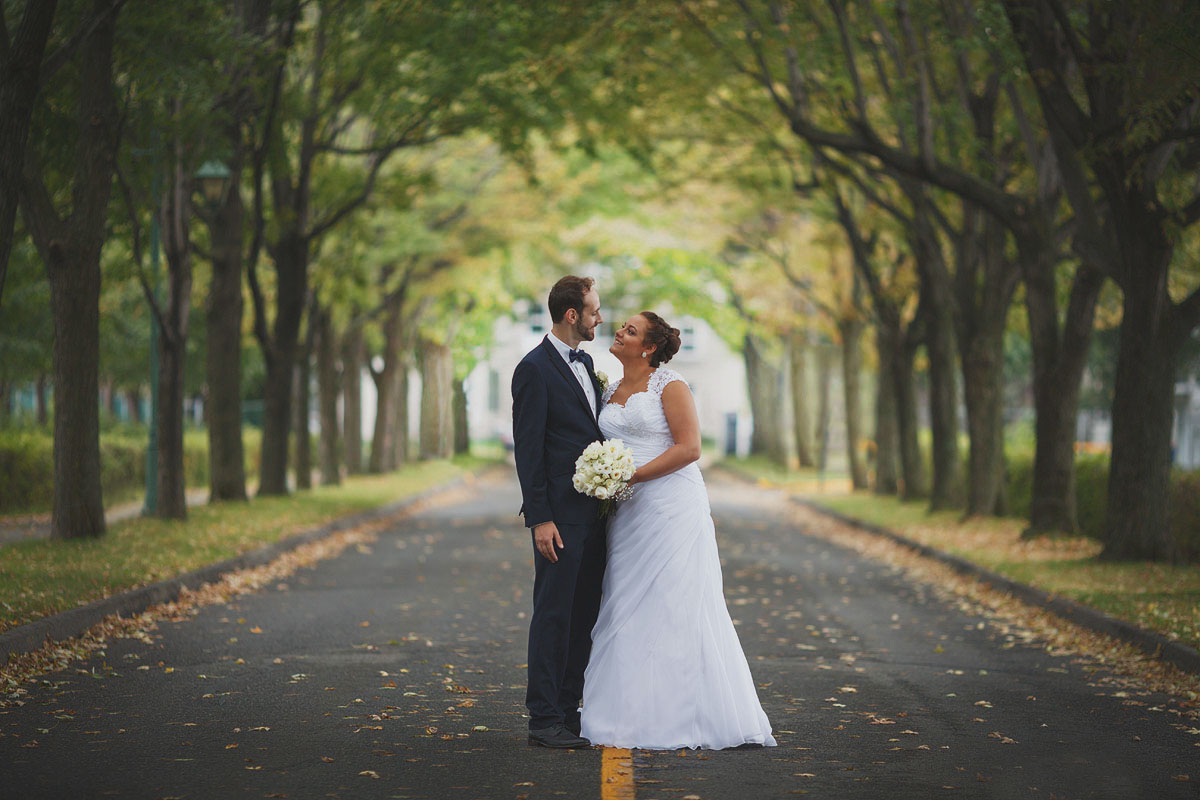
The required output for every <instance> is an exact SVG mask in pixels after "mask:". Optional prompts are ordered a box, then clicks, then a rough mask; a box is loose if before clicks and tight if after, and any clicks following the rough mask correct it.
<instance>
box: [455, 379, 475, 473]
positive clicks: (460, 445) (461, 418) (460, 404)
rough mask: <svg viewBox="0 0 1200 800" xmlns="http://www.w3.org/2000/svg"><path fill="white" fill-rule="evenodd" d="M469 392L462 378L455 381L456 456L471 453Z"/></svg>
mask: <svg viewBox="0 0 1200 800" xmlns="http://www.w3.org/2000/svg"><path fill="white" fill-rule="evenodd" d="M467 424H468V423H467V390H466V387H465V386H463V380H462V378H455V379H454V455H456V456H465V455H467V454H469V453H470V452H471V432H470V430H469V429H468V427H467Z"/></svg>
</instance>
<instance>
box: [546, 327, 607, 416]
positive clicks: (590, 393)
mask: <svg viewBox="0 0 1200 800" xmlns="http://www.w3.org/2000/svg"><path fill="white" fill-rule="evenodd" d="M549 339H550V343H551V344H552V345H554V349H555V350H557V351H558V354H559V355H560V356H562V359H563V361H565V362H567V366H568V367H570V369H571V372H573V373H574V374H575V377H576V378H578V379H579V385H580V386H582V387H583V393H584V394H585V395H587V399H588V408H590V409H591V410H592V416H595V415H596V389H595V387H593V386H592V377H591V376H590V375H588V371H587V367H586V366H584V363H583V362H582V361H572V360H571V346H570V345H568V344H567V343H566V342H564V341H563V340H562V339H559V338H558V337H557V336H555V335H554V333H553V332H551V333H550V336H549Z"/></svg>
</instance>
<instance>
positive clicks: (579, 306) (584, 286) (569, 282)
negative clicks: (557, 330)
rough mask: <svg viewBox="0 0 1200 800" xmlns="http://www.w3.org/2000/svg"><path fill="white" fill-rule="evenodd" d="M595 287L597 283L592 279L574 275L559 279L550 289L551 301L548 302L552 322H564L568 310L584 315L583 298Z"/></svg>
mask: <svg viewBox="0 0 1200 800" xmlns="http://www.w3.org/2000/svg"><path fill="white" fill-rule="evenodd" d="M595 285H596V282H595V281H594V280H592V279H591V278H577V277H575V276H574V275H567V276H566V277H564V278H559V281H558V283H556V284H554V286H553V288H551V289H550V300H549V301H548V302H547V305H548V306H549V307H550V321H551V322H562V318H563V315H564V314H566V313H567V309H568V308H573V309H575V310H576V311H578V312H579V313H580V314H582V313H583V296H584V295H585V294H587V293H588V292H590V291H591V290H592V287H593V286H595Z"/></svg>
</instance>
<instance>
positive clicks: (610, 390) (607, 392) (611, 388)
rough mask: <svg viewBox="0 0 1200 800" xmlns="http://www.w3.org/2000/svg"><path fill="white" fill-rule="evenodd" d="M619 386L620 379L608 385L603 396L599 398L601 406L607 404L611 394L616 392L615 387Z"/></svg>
mask: <svg viewBox="0 0 1200 800" xmlns="http://www.w3.org/2000/svg"><path fill="white" fill-rule="evenodd" d="M620 385H621V379H620V378H617V379H616V380H615V381H613V382H611V383H610V384H608V388H606V389H605V390H604V394H603V395H601V396H600V403H601V405H607V404H608V401H609V400H611V399H612V396H613V393H614V392H616V391H617V387H618V386H620Z"/></svg>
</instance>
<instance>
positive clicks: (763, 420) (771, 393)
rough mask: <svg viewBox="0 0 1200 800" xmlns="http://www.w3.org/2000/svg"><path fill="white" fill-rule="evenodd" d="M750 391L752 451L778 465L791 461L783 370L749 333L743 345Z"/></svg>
mask: <svg viewBox="0 0 1200 800" xmlns="http://www.w3.org/2000/svg"><path fill="white" fill-rule="evenodd" d="M742 357H743V359H744V361H745V364H746V381H747V384H748V389H749V393H750V414H751V416H752V417H753V428H752V429H751V433H750V452H751V453H752V454H754V455H764V456H766V457H767V458H768V459H770V460H771V461H773V462H774V463H776V464H781V465H786V464H787V447H786V445H785V444H784V440H783V431H782V430H781V428H782V426H781V425H780V420H779V417H780V411H781V410H782V408H781V398H780V396H779V381H780V376H779V371H778V370H777V369H776V368H775V367H774V366H773V365H772V364H771V363H770V362H768V361H767V359H766V358H765V356H764V355H763V353H762V346H761V345H760V344H759V343H758V342H757V341H756V340H755V339H754V337H752V336H750V335H749V334H747V335H746V338H745V344H744V346H743V348H742Z"/></svg>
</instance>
